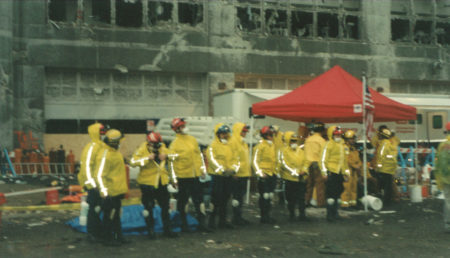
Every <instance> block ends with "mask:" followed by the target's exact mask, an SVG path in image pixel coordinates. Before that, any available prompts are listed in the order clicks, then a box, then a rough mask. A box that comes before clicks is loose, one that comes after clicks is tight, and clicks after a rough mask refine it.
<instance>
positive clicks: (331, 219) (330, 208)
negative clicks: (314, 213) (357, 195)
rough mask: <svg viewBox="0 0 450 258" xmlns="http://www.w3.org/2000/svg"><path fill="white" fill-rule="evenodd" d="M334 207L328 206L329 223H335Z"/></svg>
mask: <svg viewBox="0 0 450 258" xmlns="http://www.w3.org/2000/svg"><path fill="white" fill-rule="evenodd" d="M334 220H335V217H334V214H333V205H330V204H327V221H328V222H334Z"/></svg>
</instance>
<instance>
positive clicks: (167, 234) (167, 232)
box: [163, 226, 178, 238]
mask: <svg viewBox="0 0 450 258" xmlns="http://www.w3.org/2000/svg"><path fill="white" fill-rule="evenodd" d="M163 235H164V236H165V237H167V238H176V237H178V234H177V233H175V232H172V230H170V228H169V227H167V226H164V233H163Z"/></svg>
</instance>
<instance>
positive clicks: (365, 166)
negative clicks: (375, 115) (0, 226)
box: [362, 73, 368, 212]
mask: <svg viewBox="0 0 450 258" xmlns="http://www.w3.org/2000/svg"><path fill="white" fill-rule="evenodd" d="M362 98H363V99H362V100H363V101H362V132H363V174H364V199H366V200H367V143H366V141H367V137H366V75H365V73H363V76H362ZM363 203H364V211H366V212H367V211H368V209H367V201H365V202H363Z"/></svg>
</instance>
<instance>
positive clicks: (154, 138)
mask: <svg viewBox="0 0 450 258" xmlns="http://www.w3.org/2000/svg"><path fill="white" fill-rule="evenodd" d="M147 142H151V143H159V142H162V137H161V135H160V134H159V133H155V132H151V133H149V134H147Z"/></svg>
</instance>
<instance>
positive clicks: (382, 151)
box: [376, 139, 397, 175]
mask: <svg viewBox="0 0 450 258" xmlns="http://www.w3.org/2000/svg"><path fill="white" fill-rule="evenodd" d="M377 151H378V153H377V156H376V158H377V167H376V171H377V172H381V173H386V174H391V175H394V174H395V170H396V169H397V147H396V146H394V145H393V144H392V143H391V141H390V140H388V139H383V140H381V141H380V142H379V148H378V150H377Z"/></svg>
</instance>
